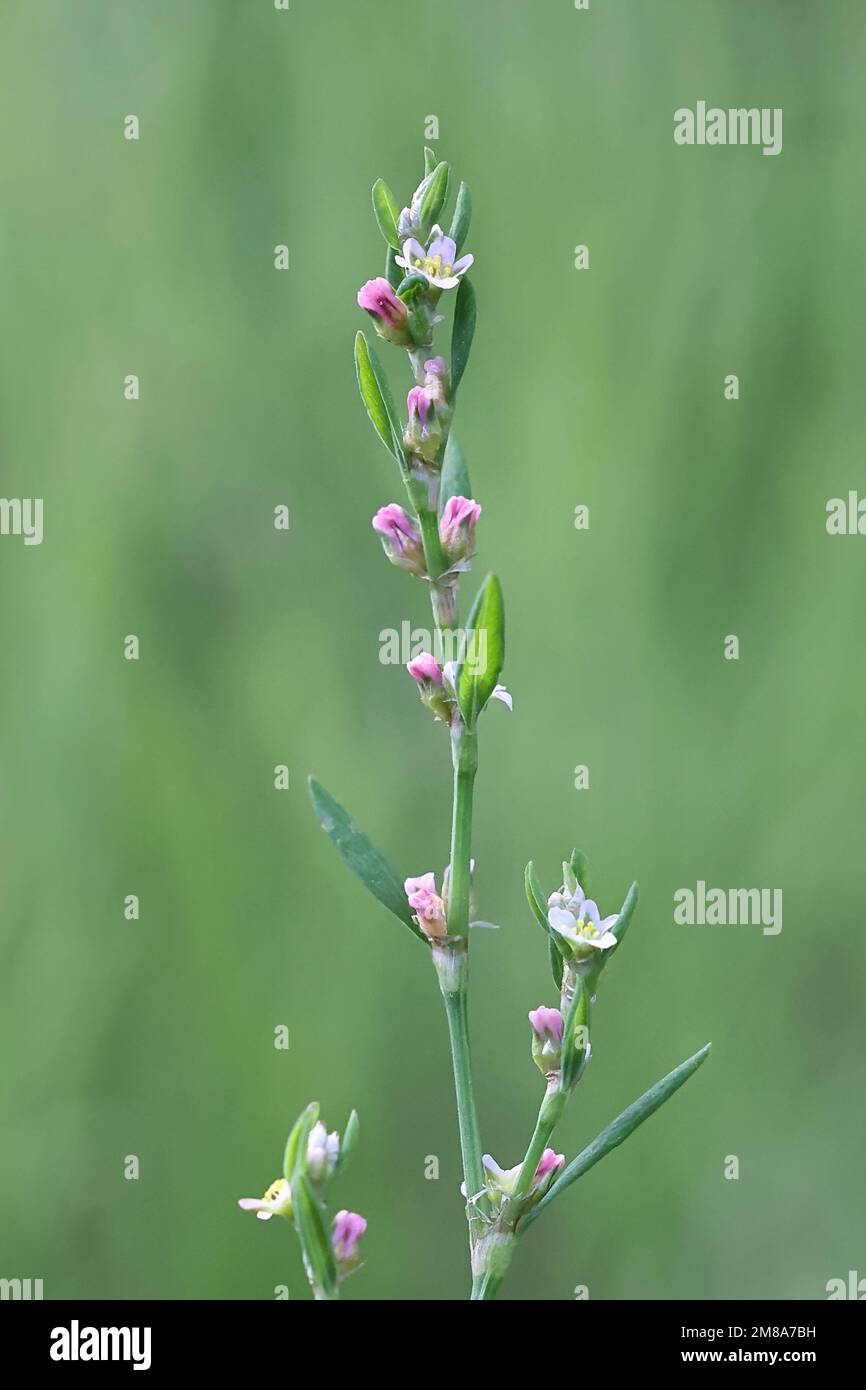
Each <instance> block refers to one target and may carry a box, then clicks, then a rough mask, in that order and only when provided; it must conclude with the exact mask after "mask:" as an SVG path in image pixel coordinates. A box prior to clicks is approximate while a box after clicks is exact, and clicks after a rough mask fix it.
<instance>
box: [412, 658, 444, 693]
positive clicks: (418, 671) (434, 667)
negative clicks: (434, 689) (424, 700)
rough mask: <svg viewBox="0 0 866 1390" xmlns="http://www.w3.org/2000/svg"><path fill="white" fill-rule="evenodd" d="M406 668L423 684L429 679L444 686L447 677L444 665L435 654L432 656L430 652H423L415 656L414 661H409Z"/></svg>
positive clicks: (431, 682)
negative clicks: (441, 664) (443, 669)
mask: <svg viewBox="0 0 866 1390" xmlns="http://www.w3.org/2000/svg"><path fill="white" fill-rule="evenodd" d="M406 670H407V671H408V672H409V675H410V676H412V677H413V678H414V679H415V680H416V681H417V682H418V684H419V685H421V686H423V685H425V684H426V683H427V682H428V681H429V683H430V684H431V685H435V686H438V687H440V688H442V687H444V684H445V678H444V676H443V674H442V667H441V666H440V665H439V662H438V661H437V660H436V658H435V656H431V655H430V653H429V652H422V653H421V655H420V656H416V657H415V660H414V661H407V663H406Z"/></svg>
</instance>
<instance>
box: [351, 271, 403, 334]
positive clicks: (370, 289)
mask: <svg viewBox="0 0 866 1390" xmlns="http://www.w3.org/2000/svg"><path fill="white" fill-rule="evenodd" d="M358 303H359V304H360V306H361V308H362V309H366V310H367V313H368V314H372V315H373V316H374V318H379V319H381V320H382V322H383V323H385V324H387V325H388V327H389V328H399V327H401V326H402V325H403V324H404V323H405V322H406V305H405V304H404V303H403V301H402V299H400V298H399V296H398V295H396V294H395V293H394V291H393V289H392V288H391V286H390V285H389V284H388V281H387V280H385V279H384V278H383V277H382V276H379V278H378V279H377V280H368V281H367V283H366V284H364V285H362V286H361V288H360V289H359V291H358Z"/></svg>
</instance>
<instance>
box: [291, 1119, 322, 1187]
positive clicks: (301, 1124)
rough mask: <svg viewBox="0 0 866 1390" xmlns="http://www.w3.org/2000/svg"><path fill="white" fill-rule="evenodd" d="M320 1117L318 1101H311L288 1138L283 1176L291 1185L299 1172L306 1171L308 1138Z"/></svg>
mask: <svg viewBox="0 0 866 1390" xmlns="http://www.w3.org/2000/svg"><path fill="white" fill-rule="evenodd" d="M318 1118H319V1107H318V1105H317V1103H316V1101H311V1102H310V1104H309V1105H308V1106H307V1107H306V1109H304V1110H302V1111H301V1113H300V1115H299V1116H298V1118H297V1120H296V1121H295V1123H294V1125H293V1126H292V1131H291V1133H290V1135H289V1137H288V1139H287V1140H286V1151H285V1153H284V1154H283V1177H284V1178H285V1180H286V1182H287V1183H288V1184H289V1187H291V1185H292V1183H293V1182H294V1180H295V1177H296V1176H297V1174H298V1173H300V1172H304V1171H306V1166H307V1140H308V1139H309V1137H310V1131H311V1129H312V1128H313V1125H314V1124H315V1123H316V1121H317V1120H318Z"/></svg>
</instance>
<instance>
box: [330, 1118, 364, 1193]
mask: <svg viewBox="0 0 866 1390" xmlns="http://www.w3.org/2000/svg"><path fill="white" fill-rule="evenodd" d="M359 1129H360V1121H359V1119H358V1112H357V1110H353V1111H352V1113H351V1115H350V1116H349V1118H348V1120H347V1121H346V1128H345V1129H344V1131H343V1138H342V1140H341V1141H340V1152H339V1154H338V1156H337V1165H336V1167H335V1169H334V1176H335V1177H336V1175H337V1173H342V1171H343V1169H344V1168H345V1167H346V1165H347V1163H348V1162H349V1159H350V1158H351V1157H352V1154H353V1152H354V1150H355V1145H356V1144H357V1142H358V1131H359Z"/></svg>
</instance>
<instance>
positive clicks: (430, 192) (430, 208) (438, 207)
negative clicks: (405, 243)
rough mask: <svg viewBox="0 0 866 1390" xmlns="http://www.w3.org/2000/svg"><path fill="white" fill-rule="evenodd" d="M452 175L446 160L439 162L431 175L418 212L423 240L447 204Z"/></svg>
mask: <svg viewBox="0 0 866 1390" xmlns="http://www.w3.org/2000/svg"><path fill="white" fill-rule="evenodd" d="M450 175H451V170H450V169H449V167H448V165H447V164H446V163H445V161H444V160H443V161H442V163H441V164H437V165H436V168H435V169H434V170H433V172H432V174H430V175H429V183H428V184H427V187H426V188H425V190H424V195H423V197H422V199H421V208H420V211H419V214H418V221H419V223H420V226H421V240H422V241H426V239H427V237H428V235H429V233H430V230H431V228H432V227H433V225H434V223H436V222H437V221H438V220H439V215H440V213H441V212H442V209H443V207H444V206H445V200H446V198H447V197H448V180H449V178H450Z"/></svg>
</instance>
